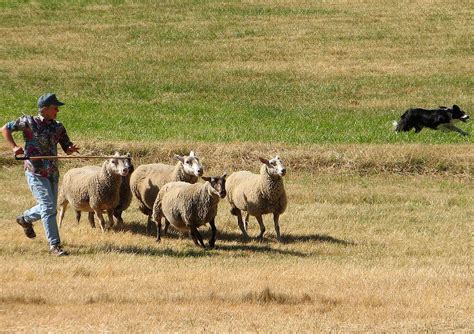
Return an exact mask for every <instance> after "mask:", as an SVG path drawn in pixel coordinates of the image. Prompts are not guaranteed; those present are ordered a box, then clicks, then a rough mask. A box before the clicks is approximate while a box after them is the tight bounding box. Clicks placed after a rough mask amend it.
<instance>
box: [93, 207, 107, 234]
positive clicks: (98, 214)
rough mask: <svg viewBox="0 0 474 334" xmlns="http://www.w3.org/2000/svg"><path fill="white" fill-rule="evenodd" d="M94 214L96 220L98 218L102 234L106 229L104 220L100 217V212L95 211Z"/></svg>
mask: <svg viewBox="0 0 474 334" xmlns="http://www.w3.org/2000/svg"><path fill="white" fill-rule="evenodd" d="M95 214H96V215H97V218H99V222H100V229H101V230H102V233H104V232H105V229H106V227H105V219H104V216H103V215H102V211H101V210H96V211H95Z"/></svg>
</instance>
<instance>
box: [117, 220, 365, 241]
mask: <svg viewBox="0 0 474 334" xmlns="http://www.w3.org/2000/svg"><path fill="white" fill-rule="evenodd" d="M114 230H115V231H122V232H129V233H133V234H141V235H144V236H149V237H150V238H155V237H156V227H155V225H153V227H152V230H151V233H150V234H147V233H146V222H137V221H132V222H129V223H125V224H124V227H123V228H122V229H118V228H117V227H116V226H114ZM200 232H201V235H202V236H203V238H204V239H207V240H209V238H210V236H211V233H210V230H209V229H208V228H207V227H205V228H200ZM162 237H163V238H166V239H180V238H187V237H188V235H186V234H184V233H181V232H178V231H177V230H175V229H174V228H173V227H172V226H170V227H169V229H168V233H167V234H166V235H162ZM217 240H222V241H229V242H230V241H237V242H241V243H243V244H246V243H249V242H251V241H252V240H256V236H255V237H251V238H250V239H247V238H245V237H244V236H242V234H241V233H240V232H228V231H219V230H218V232H217ZM271 241H275V242H277V241H276V239H275V238H274V237H271V238H269V237H268V235H266V237H265V240H264V242H271ZM306 242H327V243H332V244H339V245H344V246H351V245H356V243H355V242H353V241H347V240H343V239H338V238H334V237H331V236H330V235H326V234H284V235H282V236H281V243H282V244H293V243H306Z"/></svg>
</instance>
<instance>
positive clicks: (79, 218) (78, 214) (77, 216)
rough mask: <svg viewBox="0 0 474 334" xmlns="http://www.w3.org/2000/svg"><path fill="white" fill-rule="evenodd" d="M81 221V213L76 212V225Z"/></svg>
mask: <svg viewBox="0 0 474 334" xmlns="http://www.w3.org/2000/svg"><path fill="white" fill-rule="evenodd" d="M80 221H81V211H77V210H76V223H77V224H79V222H80Z"/></svg>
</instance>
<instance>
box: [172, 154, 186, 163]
mask: <svg viewBox="0 0 474 334" xmlns="http://www.w3.org/2000/svg"><path fill="white" fill-rule="evenodd" d="M174 158H175V159H176V160H179V161H181V162H182V163H184V158H183V157H182V156H180V155H177V154H175V155H174Z"/></svg>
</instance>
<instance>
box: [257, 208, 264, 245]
mask: <svg viewBox="0 0 474 334" xmlns="http://www.w3.org/2000/svg"><path fill="white" fill-rule="evenodd" d="M255 218H257V222H258V225H260V234H259V236H258V241H260V242H263V234H264V233H265V225H263V219H262V216H261V215H259V216H255Z"/></svg>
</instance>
